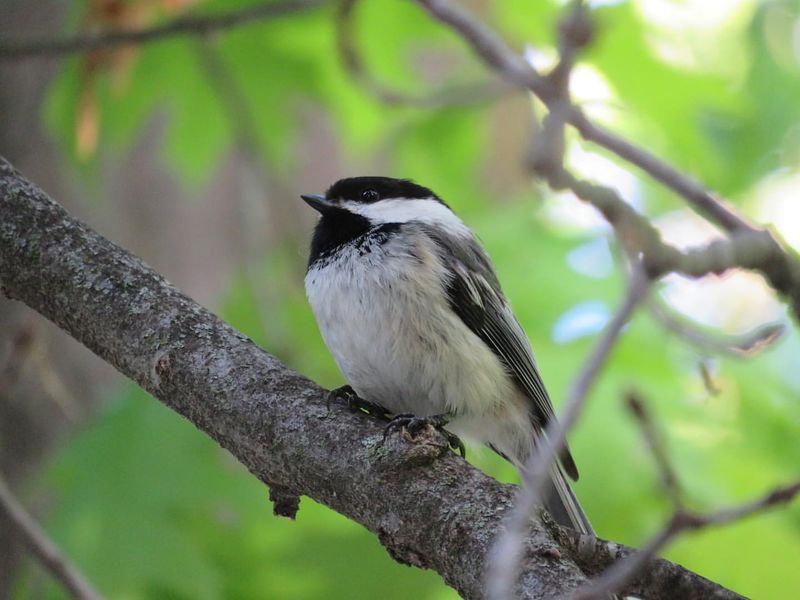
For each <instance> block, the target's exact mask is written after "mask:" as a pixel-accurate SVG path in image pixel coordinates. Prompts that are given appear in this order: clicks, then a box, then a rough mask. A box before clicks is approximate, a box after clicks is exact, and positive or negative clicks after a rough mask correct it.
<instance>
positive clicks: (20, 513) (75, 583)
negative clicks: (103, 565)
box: [0, 477, 102, 600]
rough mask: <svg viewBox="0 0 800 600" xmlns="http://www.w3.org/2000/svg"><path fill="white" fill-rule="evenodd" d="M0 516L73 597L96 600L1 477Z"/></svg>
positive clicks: (85, 582)
mask: <svg viewBox="0 0 800 600" xmlns="http://www.w3.org/2000/svg"><path fill="white" fill-rule="evenodd" d="M0 516H4V517H5V518H6V519H7V520H8V523H9V524H10V525H11V527H12V528H13V529H14V530H16V533H17V536H18V537H19V539H20V540H21V541H22V543H23V544H24V545H25V546H26V547H27V548H28V550H29V552H30V553H31V554H32V555H33V556H34V557H36V560H38V561H39V562H40V563H41V565H42V566H43V567H44V568H45V569H46V570H47V571H48V572H49V573H50V574H51V575H52V576H53V577H55V578H56V579H57V580H58V581H59V583H61V585H63V586H64V589H66V590H67V592H69V594H70V596H72V597H73V598H75V599H76V600H100V598H102V596H100V594H98V593H97V592H96V591H95V589H94V588H93V587H92V585H91V584H90V583H89V582H88V581H87V580H86V578H84V576H83V575H82V574H81V573H80V571H78V569H77V568H75V566H74V565H73V564H72V563H70V562H69V561H68V560H67V559H66V558H64V555H63V554H62V553H61V551H60V550H59V549H58V546H56V545H55V543H54V542H53V541H52V540H51V539H50V538H49V537H47V534H46V533H45V532H44V531H43V530H42V528H41V527H39V525H38V523H36V521H35V520H34V519H33V517H32V516H31V515H30V514H28V512H27V511H26V510H25V508H24V507H23V506H22V504H20V503H19V501H17V499H16V498H15V497H14V494H12V493H11V489H10V488H9V487H8V484H7V483H6V481H5V479H3V478H2V477H0Z"/></svg>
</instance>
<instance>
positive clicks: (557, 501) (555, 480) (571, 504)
mask: <svg viewBox="0 0 800 600" xmlns="http://www.w3.org/2000/svg"><path fill="white" fill-rule="evenodd" d="M543 503H544V506H545V508H546V509H547V512H549V513H550V516H552V517H553V520H554V521H555V522H556V523H558V524H559V525H562V526H564V527H569V528H570V529H574V530H575V531H577V532H579V533H582V534H584V535H592V536H593V535H594V529H592V525H591V523H589V519H588V518H587V517H586V513H584V512H583V509H582V508H581V505H580V503H579V502H578V499H577V498H576V497H575V494H574V493H573V491H572V488H571V487H570V485H569V483H567V479H566V477H564V473H563V471H562V470H561V467H560V466H558V465H553V466H552V467H551V468H550V481H549V482H548V488H547V490H546V491H545V495H544V498H543Z"/></svg>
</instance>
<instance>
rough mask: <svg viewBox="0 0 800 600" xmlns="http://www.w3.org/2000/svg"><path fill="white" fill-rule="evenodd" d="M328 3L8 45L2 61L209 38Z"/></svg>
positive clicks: (320, 0)
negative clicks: (177, 38)
mask: <svg viewBox="0 0 800 600" xmlns="http://www.w3.org/2000/svg"><path fill="white" fill-rule="evenodd" d="M327 1H328V0H278V1H276V2H265V3H264V4H256V5H255V6H248V7H246V8H243V9H241V10H237V11H231V12H228V13H222V14H216V15H194V16H192V15H190V16H186V17H179V18H176V19H174V20H172V21H170V22H168V23H164V24H163V25H158V26H156V27H152V28H148V29H131V30H124V31H106V32H103V33H99V34H95V35H76V36H73V37H70V38H66V39H62V40H51V39H47V40H31V41H14V40H11V41H5V42H3V43H0V60H3V59H6V60H8V59H20V58H34V57H46V56H61V55H67V54H74V53H77V52H89V51H92V50H98V49H100V48H113V47H117V46H124V45H128V44H143V43H145V42H152V41H155V40H160V39H163V38H167V37H174V36H179V35H194V36H197V35H206V34H209V33H214V32H217V31H223V30H225V29H232V28H234V27H241V26H243V25H246V24H248V23H252V22H254V21H262V20H266V19H274V18H277V17H282V16H285V15H290V14H294V13H298V12H302V11H305V10H309V9H312V8H316V7H318V6H321V5H322V4H325V3H326V2H327Z"/></svg>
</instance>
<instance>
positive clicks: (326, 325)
mask: <svg viewBox="0 0 800 600" xmlns="http://www.w3.org/2000/svg"><path fill="white" fill-rule="evenodd" d="M406 227H409V226H408V225H407V226H406ZM444 278H445V269H444V266H443V265H442V263H441V260H440V259H439V258H438V256H437V254H436V248H435V246H434V243H433V241H432V240H430V238H428V237H427V236H425V235H424V234H420V235H403V236H400V237H398V236H392V237H389V238H388V240H384V243H383V244H377V243H375V244H372V246H371V247H369V248H368V251H367V249H366V248H365V247H364V245H363V244H362V245H361V247H359V246H358V245H354V246H348V247H347V248H346V249H342V250H340V251H339V252H338V253H337V254H336V255H334V256H333V257H329V258H328V259H325V260H324V261H321V262H320V263H317V264H316V265H314V266H312V268H311V269H310V270H309V272H308V274H307V275H306V281H305V283H306V292H307V294H308V298H309V301H310V303H311V307H312V309H313V311H314V314H315V315H316V318H317V322H318V323H319V327H320V330H321V332H322V336H323V338H324V340H325V343H326V344H327V346H328V348H329V349H330V351H331V353H332V354H333V356H334V358H335V360H336V362H337V364H338V365H339V368H340V369H341V371H342V373H343V374H344V376H345V378H346V379H347V381H348V383H349V384H350V385H351V386H352V387H353V389H354V390H355V391H356V392H357V393H358V394H359V396H361V397H363V398H365V399H367V400H371V401H373V402H377V403H379V404H381V405H383V406H384V407H386V408H387V409H389V410H391V411H393V412H397V413H402V412H410V413H413V414H416V415H418V416H427V415H433V414H440V413H448V414H451V415H457V416H460V417H461V418H460V419H458V420H460V421H462V423H463V425H464V426H465V431H464V433H466V434H467V435H470V434H473V437H484V436H482V435H475V433H474V432H471V431H466V429H471V428H472V427H471V426H470V423H471V422H472V421H474V420H475V419H476V418H478V419H479V420H481V419H480V418H482V417H484V416H489V415H491V414H496V413H498V412H507V411H508V410H509V409H511V408H512V406H511V404H518V402H519V396H520V395H519V393H518V391H517V390H516V388H515V386H514V384H513V382H512V380H511V378H510V377H509V376H508V374H507V372H506V370H505V368H504V367H503V365H502V363H501V362H500V360H499V359H498V358H497V357H496V355H495V354H494V353H493V352H492V351H491V350H490V349H489V348H488V346H486V345H485V344H484V343H483V342H482V341H481V340H480V338H478V337H477V336H476V335H475V334H474V333H472V331H471V330H470V329H469V328H468V327H467V326H466V325H465V324H464V323H463V322H462V321H461V319H460V318H459V317H458V315H456V314H455V313H454V312H453V311H452V309H451V308H450V306H449V303H448V299H447V296H446V294H445V289H444V281H445V279H444ZM515 398H516V399H517V402H514V401H513V399H515ZM517 412H518V411H517ZM522 412H523V413H524V415H527V410H523V411H522ZM497 416H500V415H497ZM504 416H505V417H506V418H508V415H507V414H506V415H504ZM521 418H522V419H523V420H526V419H527V417H526V416H523V417H521ZM476 422H477V421H476ZM526 427H527V425H526Z"/></svg>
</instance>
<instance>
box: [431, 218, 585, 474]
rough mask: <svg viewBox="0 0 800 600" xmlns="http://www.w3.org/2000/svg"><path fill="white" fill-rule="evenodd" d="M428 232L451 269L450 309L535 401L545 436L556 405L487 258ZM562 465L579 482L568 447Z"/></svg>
mask: <svg viewBox="0 0 800 600" xmlns="http://www.w3.org/2000/svg"><path fill="white" fill-rule="evenodd" d="M425 229H426V233H427V234H428V235H429V236H430V237H431V238H432V239H433V240H434V242H436V243H437V244H438V246H439V248H440V249H442V250H443V251H442V252H441V253H440V258H441V260H442V262H443V264H444V266H445V268H446V269H447V274H448V281H447V282H446V292H447V295H448V299H449V301H450V307H451V308H452V309H453V311H454V312H455V313H456V314H457V315H458V316H459V317H460V318H461V320H462V321H463V322H464V324H466V325H467V327H469V328H470V330H471V331H472V332H473V333H475V335H477V336H478V337H479V338H480V339H481V340H482V341H483V342H484V343H485V344H486V345H487V346H489V348H490V349H491V350H492V351H493V352H494V353H495V354H496V355H497V357H498V358H499V359H500V360H501V362H502V363H503V364H504V365H505V367H506V368H507V369H508V370H509V372H510V374H511V375H512V376H513V378H514V380H515V381H516V383H517V385H518V386H519V387H520V389H521V390H522V391H523V392H524V393H525V395H526V396H527V397H528V398H529V399H530V400H531V403H532V405H533V412H532V418H533V419H534V425H535V426H536V428H537V429H539V430H543V429H544V428H545V427H546V426H547V424H548V423H549V422H550V421H551V420H553V419H555V415H554V413H553V405H552V402H551V401H550V397H549V396H548V394H547V390H546V389H545V387H544V383H543V381H542V376H541V374H540V373H539V369H538V367H537V366H536V360H535V359H534V357H533V352H532V351H531V347H530V343H529V342H528V338H527V337H526V336H525V332H524V331H523V330H522V326H521V325H520V324H519V321H517V318H516V317H515V316H514V313H513V312H512V310H511V306H510V305H509V303H508V301H507V300H506V298H505V296H504V295H503V292H502V289H501V288H500V282H499V281H498V280H497V275H496V274H495V272H494V268H493V267H492V264H491V262H490V260H489V257H488V256H487V255H486V252H485V251H484V250H483V248H482V247H481V245H480V244H479V243H478V241H477V240H474V239H463V238H459V237H456V236H449V235H447V234H444V233H442V232H440V231H436V230H433V229H431V228H425ZM445 249H446V251H445ZM560 459H561V464H562V466H563V467H564V470H565V471H566V473H567V474H568V475H569V476H570V477H571V478H573V479H577V478H578V470H577V468H576V466H575V462H574V460H573V459H572V455H571V453H570V451H569V449H568V448H567V447H566V446H565V448H564V451H563V452H562V453H561V456H560Z"/></svg>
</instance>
